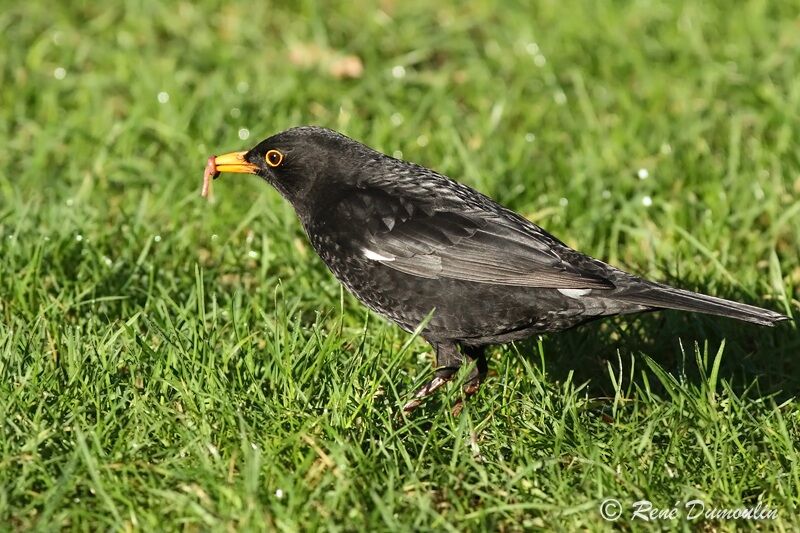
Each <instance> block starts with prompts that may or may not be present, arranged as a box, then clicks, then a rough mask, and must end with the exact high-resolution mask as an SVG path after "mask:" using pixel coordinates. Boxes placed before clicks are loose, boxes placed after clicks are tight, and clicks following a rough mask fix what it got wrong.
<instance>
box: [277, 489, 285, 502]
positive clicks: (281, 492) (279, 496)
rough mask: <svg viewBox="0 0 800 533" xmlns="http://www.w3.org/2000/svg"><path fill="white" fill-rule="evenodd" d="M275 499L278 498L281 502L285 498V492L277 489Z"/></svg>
mask: <svg viewBox="0 0 800 533" xmlns="http://www.w3.org/2000/svg"><path fill="white" fill-rule="evenodd" d="M275 497H276V498H278V499H279V500H280V499H281V498H283V491H282V490H281V489H277V490H276V491H275Z"/></svg>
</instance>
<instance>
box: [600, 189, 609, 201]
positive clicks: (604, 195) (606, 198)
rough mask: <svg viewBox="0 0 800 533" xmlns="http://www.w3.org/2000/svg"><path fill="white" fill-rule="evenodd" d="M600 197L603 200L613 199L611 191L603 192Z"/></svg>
mask: <svg viewBox="0 0 800 533" xmlns="http://www.w3.org/2000/svg"><path fill="white" fill-rule="evenodd" d="M600 197H601V198H603V199H604V200H608V199H609V198H611V191H609V190H608V189H605V190H604V191H603V192H601V193H600Z"/></svg>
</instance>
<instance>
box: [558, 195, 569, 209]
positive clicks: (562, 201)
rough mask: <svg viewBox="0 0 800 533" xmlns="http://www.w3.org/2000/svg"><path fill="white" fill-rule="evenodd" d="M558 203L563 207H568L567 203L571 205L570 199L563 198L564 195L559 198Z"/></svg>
mask: <svg viewBox="0 0 800 533" xmlns="http://www.w3.org/2000/svg"><path fill="white" fill-rule="evenodd" d="M558 205H560V206H561V207H567V205H569V200H567V199H566V198H563V197H562V198H559V199H558Z"/></svg>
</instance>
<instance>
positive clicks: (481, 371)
mask: <svg viewBox="0 0 800 533" xmlns="http://www.w3.org/2000/svg"><path fill="white" fill-rule="evenodd" d="M463 351H464V354H465V355H466V356H467V357H469V359H470V361H472V362H474V363H475V366H474V367H473V368H472V371H471V372H470V373H469V376H467V380H466V382H465V383H464V387H463V392H464V396H463V397H462V398H459V399H458V401H456V404H455V405H454V406H453V408H452V410H451V411H450V412H451V413H452V414H453V416H458V415H460V414H461V410H462V409H464V402H465V401H466V399H467V398H469V397H470V396H473V395H475V394H477V392H478V390H479V389H480V388H481V383H483V380H485V379H486V374H487V373H488V372H489V365H488V364H487V362H486V350H485V349H484V348H483V347H480V348H476V347H474V346H470V347H466V346H465V347H464V348H463Z"/></svg>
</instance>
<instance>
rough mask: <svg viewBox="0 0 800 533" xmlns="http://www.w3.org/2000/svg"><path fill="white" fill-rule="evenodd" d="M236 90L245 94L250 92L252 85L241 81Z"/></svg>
mask: <svg viewBox="0 0 800 533" xmlns="http://www.w3.org/2000/svg"><path fill="white" fill-rule="evenodd" d="M236 90H237V91H238V92H239V94H244V93H246V92H247V91H249V90H250V84H249V83H247V82H246V81H240V82H239V83H237V84H236Z"/></svg>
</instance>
